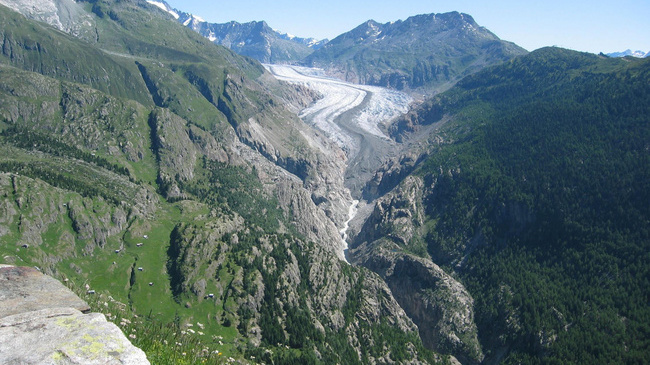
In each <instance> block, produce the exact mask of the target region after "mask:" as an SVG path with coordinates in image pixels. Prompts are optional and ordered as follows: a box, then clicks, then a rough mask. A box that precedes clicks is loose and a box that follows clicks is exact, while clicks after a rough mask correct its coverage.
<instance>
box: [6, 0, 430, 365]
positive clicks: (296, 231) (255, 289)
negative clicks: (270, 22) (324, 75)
mask: <svg viewBox="0 0 650 365" xmlns="http://www.w3.org/2000/svg"><path fill="white" fill-rule="evenodd" d="M77 5H78V6H79V7H80V9H85V10H86V11H87V14H88V15H89V16H90V17H91V18H92V20H93V22H91V23H90V25H88V26H89V27H91V29H93V31H94V33H96V36H94V37H89V36H88V34H91V33H92V32H91V33H83V34H79V35H75V34H65V33H61V32H60V31H58V30H54V28H49V27H48V26H46V25H44V24H42V23H36V22H33V21H31V20H29V19H25V18H24V17H23V15H19V14H17V13H14V12H12V11H10V10H9V9H7V8H5V7H0V16H2V19H3V22H2V24H3V27H2V31H3V37H2V39H3V42H4V47H3V53H2V58H0V62H2V65H1V66H0V71H1V72H2V73H3V78H2V80H3V81H2V88H1V89H0V98H1V99H2V105H3V108H2V109H1V111H0V112H1V115H2V119H1V120H2V122H1V123H2V124H1V127H2V136H1V137H0V139H1V144H0V148H1V149H2V150H3V151H5V152H4V153H2V154H1V155H2V156H3V158H2V160H1V161H0V168H1V169H2V171H3V173H2V175H0V176H1V177H2V178H1V180H2V185H1V189H2V194H1V195H2V209H3V211H4V212H5V213H6V214H3V215H2V216H3V218H2V219H3V221H2V225H1V227H2V229H1V230H0V233H1V236H0V239H1V240H2V241H1V242H2V244H1V245H0V247H1V249H2V260H3V262H7V263H14V264H18V263H27V262H29V263H34V265H38V266H40V267H41V268H42V269H43V270H44V271H45V272H47V273H50V274H52V275H55V276H64V275H65V276H66V277H70V278H74V279H75V280H76V281H78V282H82V283H83V282H85V283H88V284H89V285H91V286H92V287H93V288H94V290H97V292H98V293H105V294H110V295H112V296H114V297H116V298H119V299H120V301H122V302H124V303H128V306H129V308H130V309H132V310H133V311H134V312H135V313H143V312H146V313H151V314H152V315H154V316H156V317H157V318H161V319H163V320H164V319H167V320H168V321H172V320H173V319H174V318H179V321H181V322H190V321H193V320H194V321H195V320H196V318H201V321H202V322H203V321H205V322H206V325H205V330H204V333H205V334H207V335H209V336H221V337H223V338H227V340H226V341H222V342H224V344H219V345H218V346H219V350H222V351H229V353H232V354H236V356H237V357H240V358H243V357H246V358H248V357H249V356H253V357H257V358H262V359H264V360H263V361H265V362H272V361H280V360H279V359H280V358H281V357H291V358H295V359H303V360H305V361H306V359H320V360H321V361H330V362H341V361H342V360H341V359H342V357H345V358H346V359H349V358H353V359H354V358H356V359H359V360H358V361H359V362H363V363H368V362H390V361H402V362H414V363H418V362H435V361H437V360H436V359H438V360H440V359H441V358H440V357H437V355H435V354H433V353H432V352H431V351H429V350H427V349H426V348H424V347H423V346H422V344H421V341H420V339H419V337H418V336H417V332H416V327H415V325H413V322H412V321H411V320H410V319H409V318H408V316H406V314H405V313H404V311H403V310H402V308H401V307H400V306H399V305H398V304H397V302H396V301H395V299H394V298H393V297H392V294H391V292H390V290H389V289H388V288H387V286H386V284H385V283H384V282H383V281H382V280H381V279H380V278H379V277H378V276H377V275H375V274H374V273H372V272H370V271H368V270H365V269H360V268H356V267H351V266H349V265H348V264H347V263H345V262H344V261H342V260H341V259H342V257H341V256H339V255H341V248H342V245H343V243H342V240H341V236H340V234H339V230H340V229H341V228H342V227H343V225H344V223H345V222H346V220H347V219H349V216H348V207H349V205H350V204H351V202H352V199H351V196H350V194H349V190H347V188H345V186H344V185H343V182H344V177H343V175H344V171H345V160H346V157H345V154H344V153H343V152H342V151H341V150H340V148H339V147H338V146H336V144H334V143H333V142H331V141H328V140H327V139H326V138H324V137H323V136H322V134H320V133H319V132H317V131H314V130H313V129H311V128H309V126H307V125H305V124H304V123H302V122H301V121H300V119H298V117H297V116H296V115H295V114H292V110H294V111H295V110H300V109H301V108H303V107H304V106H305V105H308V104H310V103H311V102H313V100H314V97H315V96H316V95H315V94H314V93H313V92H310V91H308V90H306V89H305V88H304V87H300V86H288V85H286V84H282V83H279V82H278V81H277V80H275V79H274V78H272V77H270V75H269V74H268V73H266V72H265V70H264V69H263V68H262V67H261V66H260V65H259V64H258V63H256V62H254V61H252V60H250V59H246V58H242V57H239V56H237V55H236V54H234V53H233V52H231V51H228V50H226V49H225V48H223V47H219V46H216V45H214V44H211V43H210V42H209V41H208V40H205V39H203V38H201V37H200V36H199V35H197V34H196V33H194V32H193V31H191V30H189V29H187V28H184V27H182V26H181V25H180V24H175V23H172V22H169V21H168V19H167V18H166V17H161V16H160V15H159V12H152V11H151V10H150V9H151V6H150V5H149V4H147V3H146V2H143V1H119V2H118V1H116V2H113V1H109V0H106V1H96V2H92V3H86V2H79V3H77ZM27 15H29V14H27ZM143 24H146V26H142V25H143ZM26 25H29V26H26ZM30 29H31V30H37V31H34V32H31V31H30ZM158 34H165V36H166V37H165V38H164V39H163V38H161V37H159V36H157V35H158ZM170 37H176V39H177V40H178V42H175V43H174V44H173V45H170V44H169V42H168V41H169V39H170ZM52 40H54V41H56V42H57V45H58V47H53V46H52V43H51V42H52ZM181 40H182V41H181ZM70 50H74V51H70ZM73 56H76V57H73ZM80 56H83V57H80ZM78 59H84V60H85V62H83V63H82V62H75V60H78ZM61 60H66V62H67V65H69V67H68V68H65V69H63V68H61V67H57V65H59V64H58V63H57V62H59V61H61ZM105 66H109V67H105ZM95 68H98V69H99V68H103V71H98V70H95ZM33 70H38V71H41V73H38V72H33ZM113 70H118V71H115V72H114V71H113ZM97 75H102V76H101V77H98V76H97ZM25 81H27V82H25ZM271 93H272V94H271ZM287 106H288V107H287ZM293 113H295V112H293ZM43 131H48V132H47V133H44V132H43ZM287 131H290V132H289V133H287ZM23 244H24V245H26V247H22V245H23ZM99 272H102V273H106V275H97V273H99ZM152 298H155V300H152ZM278 319H280V320H279V321H278ZM202 332H203V331H202ZM305 333H307V334H308V335H307V336H305ZM215 346H216V345H215ZM222 346H225V348H226V350H223V347H222ZM285 346H287V347H285ZM267 350H269V351H267ZM274 359H275V360H274ZM297 361H298V360H297Z"/></svg>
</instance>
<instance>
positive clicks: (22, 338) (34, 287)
mask: <svg viewBox="0 0 650 365" xmlns="http://www.w3.org/2000/svg"><path fill="white" fill-rule="evenodd" d="M89 311H90V308H89V307H88V304H86V302H84V301H83V300H82V299H80V298H79V297H78V296H77V295H75V294H74V293H73V292H72V291H71V290H70V289H68V288H67V287H65V286H64V285H63V284H61V282H59V281H58V280H56V279H54V278H52V277H50V276H47V275H44V274H42V273H41V272H40V271H38V270H36V269H34V268H31V267H20V266H11V265H0V339H1V340H0V359H1V360H2V363H3V364H70V365H72V364H79V365H86V364H88V365H89V364H98V365H99V364H123V365H144V364H149V361H148V360H147V357H146V356H145V354H144V352H143V351H142V350H140V349H139V348H137V347H135V346H133V345H132V344H131V343H130V342H129V340H128V339H127V338H126V336H125V335H124V333H122V331H121V330H120V329H119V328H118V327H117V326H116V325H115V324H113V323H111V322H108V321H106V317H104V315H103V314H101V313H89Z"/></svg>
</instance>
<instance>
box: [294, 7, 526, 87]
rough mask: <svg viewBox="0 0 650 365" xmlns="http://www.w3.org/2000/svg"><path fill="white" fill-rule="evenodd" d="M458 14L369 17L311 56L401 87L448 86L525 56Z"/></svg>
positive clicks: (315, 62) (350, 74)
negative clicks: (379, 20)
mask: <svg viewBox="0 0 650 365" xmlns="http://www.w3.org/2000/svg"><path fill="white" fill-rule="evenodd" d="M525 53H526V51H525V50H523V49H522V48H520V47H518V46H517V45H515V44H513V43H509V42H505V41H502V40H500V39H499V38H498V37H497V36H496V35H494V34H493V33H491V32H490V31H489V30H487V29H485V28H484V27H481V26H479V25H478V24H476V22H475V21H474V19H473V18H472V17H471V16H469V15H467V14H461V13H458V12H450V13H444V14H422V15H416V16H412V17H409V18H408V19H406V20H403V21H402V20H400V21H396V22H390V23H385V24H380V23H377V22H375V21H373V20H369V21H367V22H365V23H363V24H361V25H359V26H358V27H357V28H355V29H353V30H351V31H349V32H347V33H344V34H341V35H340V36H338V37H336V38H335V39H333V40H331V41H330V42H328V43H327V44H326V45H325V46H323V47H322V48H321V49H319V50H317V51H315V52H314V53H312V54H310V55H309V56H307V57H306V58H305V59H304V60H303V63H304V64H305V65H308V66H312V67H321V68H324V69H325V70H327V71H328V72H329V73H330V74H332V75H336V76H337V77H339V78H342V79H344V80H347V81H351V82H357V83H363V84H370V85H380V86H386V87H390V88H395V89H398V90H402V89H406V90H409V89H421V90H422V91H425V90H428V91H429V92H431V91H432V90H434V91H435V90H437V91H440V90H444V89H446V88H448V87H449V86H451V85H453V83H454V82H455V81H457V80H458V79H460V78H462V77H463V76H466V75H468V74H471V73H473V72H475V71H478V70H479V69H481V68H483V67H485V66H488V65H491V64H495V63H500V62H503V61H506V60H508V59H510V58H512V57H515V56H519V55H522V54H525Z"/></svg>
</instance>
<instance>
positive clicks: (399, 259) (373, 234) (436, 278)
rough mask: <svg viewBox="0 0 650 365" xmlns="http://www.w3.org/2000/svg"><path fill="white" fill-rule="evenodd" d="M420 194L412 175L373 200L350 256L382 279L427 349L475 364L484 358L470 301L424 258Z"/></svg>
mask: <svg viewBox="0 0 650 365" xmlns="http://www.w3.org/2000/svg"><path fill="white" fill-rule="evenodd" d="M423 189H424V182H423V181H422V179H421V178H418V177H414V176H410V177H408V178H406V179H404V181H403V182H402V183H401V184H400V185H399V186H398V187H397V188H395V189H394V190H393V191H391V192H390V193H388V194H386V195H384V196H383V197H382V198H380V199H379V200H377V202H376V203H375V209H374V211H373V213H372V214H371V215H370V216H369V217H368V219H367V220H366V222H365V224H364V227H363V228H362V230H361V232H360V233H359V234H358V235H357V236H356V238H355V242H354V243H353V244H352V247H351V249H350V250H349V251H348V254H349V255H348V256H349V258H350V260H351V262H352V263H355V264H358V265H360V266H363V267H366V268H368V269H370V270H372V271H374V272H376V273H377V274H379V276H381V278H382V279H384V281H385V282H386V284H388V287H389V288H390V290H391V292H392V294H393V296H394V297H395V299H396V300H397V302H398V303H399V305H400V306H401V307H402V308H403V309H404V311H405V312H406V314H407V315H408V316H409V317H410V318H411V319H412V320H413V322H414V323H415V324H416V325H417V326H418V328H419V332H420V337H421V338H422V342H423V343H424V345H425V346H427V347H428V348H429V349H432V350H434V351H437V352H441V353H446V354H451V355H453V356H454V357H455V358H457V359H458V360H459V361H460V362H461V363H463V364H477V363H480V362H481V361H482V359H483V353H482V350H481V347H480V344H479V342H478V336H477V327H476V324H475V323H474V300H473V298H472V297H471V295H470V294H469V292H468V291H467V289H466V288H465V287H464V286H463V285H462V284H461V283H460V282H459V281H457V280H456V279H454V278H453V277H452V276H451V275H449V274H447V273H446V272H445V271H444V270H443V269H442V268H440V267H439V266H438V265H436V264H435V263H434V262H433V261H432V260H431V259H430V258H429V257H428V256H427V255H426V253H422V251H425V250H426V249H423V247H422V242H421V239H420V238H419V237H421V236H422V231H423V229H425V227H424V214H425V213H424V209H423V202H422V196H423ZM416 252H417V253H420V256H418V255H416V254H413V253H416ZM425 252H426V251H425Z"/></svg>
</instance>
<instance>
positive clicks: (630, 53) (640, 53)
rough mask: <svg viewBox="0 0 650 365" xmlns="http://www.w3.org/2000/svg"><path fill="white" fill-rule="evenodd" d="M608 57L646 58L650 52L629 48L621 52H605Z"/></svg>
mask: <svg viewBox="0 0 650 365" xmlns="http://www.w3.org/2000/svg"><path fill="white" fill-rule="evenodd" d="M607 55H608V56H609V57H626V56H632V57H636V58H646V57H649V56H650V52H643V51H639V50H636V51H632V50H631V49H627V50H625V51H623V52H612V53H607Z"/></svg>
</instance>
